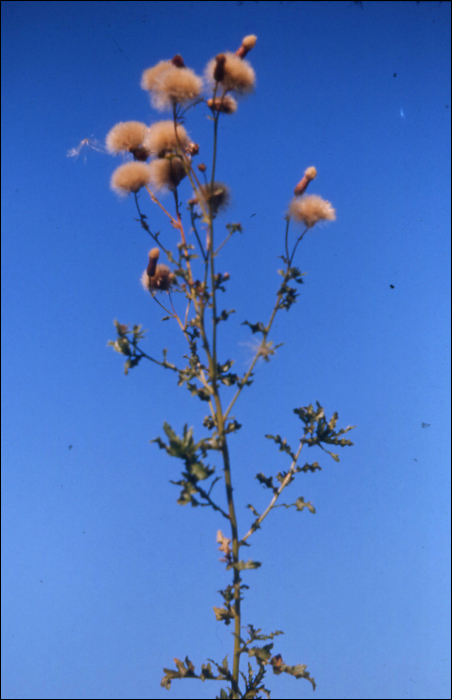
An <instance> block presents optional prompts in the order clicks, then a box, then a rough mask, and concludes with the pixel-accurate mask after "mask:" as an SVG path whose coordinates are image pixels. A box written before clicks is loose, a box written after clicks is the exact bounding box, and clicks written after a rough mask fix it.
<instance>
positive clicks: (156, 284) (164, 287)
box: [141, 251, 175, 292]
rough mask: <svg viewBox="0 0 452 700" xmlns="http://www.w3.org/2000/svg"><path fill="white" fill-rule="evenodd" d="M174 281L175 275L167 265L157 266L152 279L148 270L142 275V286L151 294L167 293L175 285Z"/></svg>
mask: <svg viewBox="0 0 452 700" xmlns="http://www.w3.org/2000/svg"><path fill="white" fill-rule="evenodd" d="M151 252H152V251H151ZM149 257H150V254H149ZM174 280H175V275H174V273H173V272H171V270H170V269H169V267H168V266H167V265H157V267H156V270H155V273H154V274H153V275H152V276H151V277H150V276H149V274H148V270H147V269H146V270H145V271H144V272H143V274H142V275H141V284H142V285H143V288H144V289H145V290H146V291H149V292H167V291H168V290H169V289H171V285H172V284H174Z"/></svg>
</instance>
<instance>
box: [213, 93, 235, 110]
mask: <svg viewBox="0 0 452 700" xmlns="http://www.w3.org/2000/svg"><path fill="white" fill-rule="evenodd" d="M207 105H208V107H210V109H211V110H212V112H223V113H224V114H233V113H234V112H235V111H236V109H237V102H236V101H235V100H234V98H233V97H231V95H223V97H215V99H213V98H212V97H211V98H210V100H207Z"/></svg>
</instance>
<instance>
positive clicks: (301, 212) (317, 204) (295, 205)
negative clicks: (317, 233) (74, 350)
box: [289, 194, 336, 228]
mask: <svg viewBox="0 0 452 700" xmlns="http://www.w3.org/2000/svg"><path fill="white" fill-rule="evenodd" d="M289 215H290V216H291V218H292V219H294V220H295V221H300V222H301V223H303V224H304V225H305V226H307V227H308V228H311V227H312V226H315V224H317V223H318V222H319V221H335V219H336V211H335V210H334V209H333V207H332V206H331V202H327V201H326V199H322V198H321V197H318V196H317V195H316V194H310V195H306V196H304V197H298V198H294V199H292V201H291V203H290V206H289Z"/></svg>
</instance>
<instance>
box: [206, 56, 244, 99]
mask: <svg viewBox="0 0 452 700" xmlns="http://www.w3.org/2000/svg"><path fill="white" fill-rule="evenodd" d="M205 75H206V79H207V81H208V82H209V83H210V84H211V85H213V84H215V82H218V83H219V84H220V85H221V86H222V87H223V89H224V91H225V92H229V91H230V90H234V91H235V92H236V93H238V94H243V93H247V92H251V91H252V90H253V88H254V85H255V82H256V75H255V73H254V70H253V68H252V67H251V65H250V64H249V63H248V61H245V60H243V59H242V58H240V57H239V56H237V55H236V54H235V53H231V52H230V51H226V52H225V53H222V54H218V56H216V57H215V58H213V59H212V60H211V61H209V63H208V64H207V68H206V71H205Z"/></svg>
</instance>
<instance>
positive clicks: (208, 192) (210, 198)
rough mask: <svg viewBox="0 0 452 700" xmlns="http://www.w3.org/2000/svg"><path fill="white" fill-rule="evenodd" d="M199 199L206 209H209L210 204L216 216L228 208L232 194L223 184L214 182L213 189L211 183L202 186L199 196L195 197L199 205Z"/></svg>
mask: <svg viewBox="0 0 452 700" xmlns="http://www.w3.org/2000/svg"><path fill="white" fill-rule="evenodd" d="M199 199H201V201H202V203H203V206H204V208H205V209H209V203H210V206H211V209H212V214H213V215H214V216H216V214H218V212H219V211H221V210H222V209H226V207H227V206H228V204H229V200H230V192H229V189H228V188H227V187H226V185H224V184H223V183H222V182H214V183H213V187H212V188H211V186H210V183H209V184H207V185H201V187H200V188H199V190H198V194H197V195H195V201H196V202H197V203H199ZM192 201H193V200H192Z"/></svg>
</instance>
